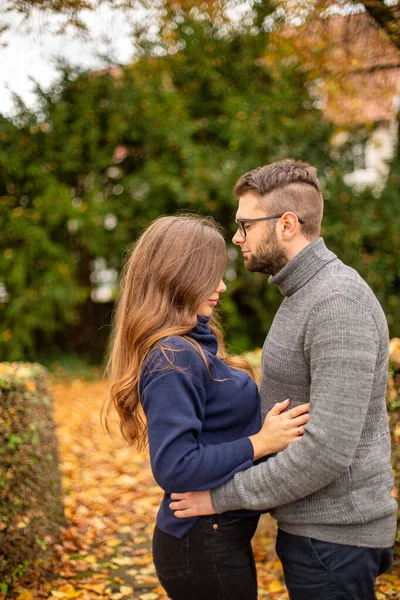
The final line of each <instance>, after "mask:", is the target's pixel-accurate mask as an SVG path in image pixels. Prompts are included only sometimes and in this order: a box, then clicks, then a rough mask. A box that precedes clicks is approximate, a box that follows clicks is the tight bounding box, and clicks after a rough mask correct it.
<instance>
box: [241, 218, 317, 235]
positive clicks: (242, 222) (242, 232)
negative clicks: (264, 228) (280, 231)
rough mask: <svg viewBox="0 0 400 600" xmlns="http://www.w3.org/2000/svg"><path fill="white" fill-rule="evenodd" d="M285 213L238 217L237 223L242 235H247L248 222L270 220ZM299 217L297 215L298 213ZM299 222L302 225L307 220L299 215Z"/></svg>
mask: <svg viewBox="0 0 400 600" xmlns="http://www.w3.org/2000/svg"><path fill="white" fill-rule="evenodd" d="M284 214H285V213H282V214H281V215H271V216H270V217H259V218H258V219H236V221H235V223H236V225H237V226H238V229H239V231H240V235H241V236H242V237H246V235H247V232H246V224H247V223H256V222H257V221H269V220H270V219H280V218H281V217H283V215H284ZM296 217H297V215H296ZM297 220H298V222H299V223H300V224H301V225H304V223H305V221H304V220H303V219H300V217H297Z"/></svg>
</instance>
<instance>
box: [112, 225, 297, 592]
mask: <svg viewBox="0 0 400 600" xmlns="http://www.w3.org/2000/svg"><path fill="white" fill-rule="evenodd" d="M225 266H226V249H225V242H224V239H223V237H222V235H221V233H220V231H219V228H218V226H217V225H216V223H214V221H212V220H211V219H209V218H203V217H199V216H195V215H190V216H175V217H161V218H159V219H156V221H154V222H153V223H152V225H151V226H150V227H149V228H148V229H147V231H145V232H144V234H143V235H142V236H141V237H140V239H139V241H138V242H137V244H136V246H135V248H134V250H133V252H132V253H131V255H130V257H129V259H128V260H127V263H126V265H125V269H124V273H123V280H122V291H121V296H120V300H119V303H118V308H117V312H116V319H115V327H114V336H113V342H112V351H111V355H110V361H109V365H108V373H109V375H110V378H111V388H110V389H111V391H110V401H111V403H112V404H113V405H114V406H115V408H116V410H117V412H118V415H119V417H120V429H121V432H122V434H123V436H124V437H125V438H126V440H127V441H128V442H129V443H132V444H134V443H135V444H136V445H138V446H139V447H140V448H142V447H143V446H144V444H145V440H146V436H147V435H148V440H149V446H150V458H151V466H152V470H153V474H154V477H155V479H156V481H157V483H158V484H159V485H160V486H161V487H162V488H163V489H164V491H165V494H164V499H163V501H162V503H161V506H160V509H159V512H158V515H157V524H156V527H155V531H154V537H153V559H154V563H155V567H156V571H157V574H158V577H159V579H160V582H161V584H162V585H163V587H164V588H165V590H166V592H167V594H168V595H169V597H170V598H173V599H174V600H181V599H182V600H189V599H190V600H196V599H197V600H201V599H204V600H214V599H215V600H216V599H221V598H228V597H229V599H230V600H235V599H239V598H240V599H246V600H254V599H255V598H256V597H257V580H256V572H255V565H254V558H253V554H252V550H251V543H250V541H251V538H252V536H253V534H254V532H255V529H256V526H257V522H258V518H259V517H258V514H257V513H251V512H249V511H241V512H238V511H236V512H235V513H231V514H226V515H214V516H212V517H201V518H193V519H185V520H182V519H177V518H176V517H175V516H174V514H173V512H172V511H171V509H170V508H169V507H168V504H169V502H170V494H171V493H172V492H179V491H188V490H201V489H208V488H210V487H215V486H217V485H220V484H222V483H223V482H225V481H227V480H228V479H230V478H231V477H232V476H233V475H234V474H235V473H236V472H237V471H239V470H242V469H246V468H248V467H250V466H252V465H253V463H254V460H257V459H259V458H261V457H263V456H266V455H268V454H271V453H275V452H278V451H279V450H282V449H284V448H285V447H286V446H287V445H288V444H289V443H292V442H294V441H296V440H298V439H300V438H299V436H300V435H301V434H302V433H303V432H304V429H303V425H304V424H305V423H306V422H307V420H308V414H307V411H308V405H303V406H302V407H301V408H300V410H298V409H299V407H297V408H296V409H293V411H290V412H291V413H295V415H294V418H292V416H293V415H291V414H290V413H282V414H280V413H281V412H282V411H283V410H284V409H285V408H287V406H288V404H289V401H288V400H286V401H284V402H281V403H278V404H277V405H276V406H275V407H274V409H273V410H272V411H271V413H269V414H268V415H267V418H266V420H265V422H264V425H263V427H262V428H261V418H260V405H259V396H258V391H257V386H256V383H255V381H254V372H253V370H252V369H251V367H250V365H249V364H248V363H247V362H246V361H245V360H243V359H242V358H240V357H233V356H228V354H227V353H226V351H225V348H224V343H223V339H222V335H221V331H220V329H219V328H218V325H217V321H216V317H215V315H214V314H213V313H214V310H215V307H216V305H217V303H218V299H219V295H220V294H221V293H223V292H224V291H225V290H226V287H225V284H224V283H223V281H222V276H223V273H224V269H225ZM142 407H143V409H144V413H145V415H146V420H147V423H146V421H145V420H144V419H143V417H142V411H141V408H142ZM297 415H298V416H297Z"/></svg>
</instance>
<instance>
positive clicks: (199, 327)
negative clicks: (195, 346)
mask: <svg viewBox="0 0 400 600" xmlns="http://www.w3.org/2000/svg"><path fill="white" fill-rule="evenodd" d="M197 319H198V322H197V324H196V325H195V326H194V327H193V329H192V330H191V331H189V333H188V335H189V337H191V338H192V339H194V340H196V342H198V343H199V344H202V345H203V346H205V347H206V349H207V350H208V351H209V352H211V353H212V354H217V351H218V342H217V338H216V337H215V335H214V334H213V333H211V329H210V327H209V325H208V322H209V320H210V317H202V316H201V315H197Z"/></svg>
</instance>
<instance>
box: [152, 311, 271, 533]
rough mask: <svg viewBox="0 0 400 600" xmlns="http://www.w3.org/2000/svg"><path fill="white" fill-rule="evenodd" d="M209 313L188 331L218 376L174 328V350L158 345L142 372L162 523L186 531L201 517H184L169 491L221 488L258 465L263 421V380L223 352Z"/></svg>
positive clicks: (169, 341) (169, 342) (170, 342)
mask: <svg viewBox="0 0 400 600" xmlns="http://www.w3.org/2000/svg"><path fill="white" fill-rule="evenodd" d="M208 321H209V319H208V318H206V317H199V322H198V324H197V325H196V327H194V329H192V331H190V332H189V333H188V336H189V337H191V338H193V339H194V340H196V341H197V342H198V343H200V344H201V345H202V348H203V349H204V351H205V354H206V357H207V361H208V365H209V369H210V372H211V377H210V375H209V374H208V372H207V368H206V366H205V364H204V361H203V359H202V357H201V356H200V354H199V353H198V352H197V350H196V349H195V348H194V347H193V345H192V344H191V343H190V342H189V341H188V340H186V339H184V338H183V337H181V336H169V337H167V338H164V339H163V340H162V345H163V348H164V352H165V354H166V355H167V358H166V357H165V355H164V354H163V352H162V351H161V350H160V349H155V350H154V351H153V352H152V353H151V355H150V356H149V357H148V359H147V360H146V361H145V364H144V367H143V371H142V376H141V380H140V394H141V400H142V404H143V408H144V411H145V413H146V417H147V423H148V432H149V447H150V458H151V466H152V470H153V475H154V478H155V480H156V481H157V483H158V484H159V485H160V487H162V488H163V490H164V491H165V495H164V499H163V501H162V503H161V506H160V509H159V512H158V515H157V525H158V526H159V527H160V529H162V530H163V531H164V532H166V533H169V534H171V535H174V536H175V537H179V538H180V537H183V536H184V535H185V534H186V533H187V532H188V531H189V530H190V529H191V528H192V527H193V525H194V524H195V522H196V521H197V517H196V518H191V519H177V518H176V517H175V516H174V513H173V511H172V510H171V509H170V508H169V503H170V502H171V499H170V494H171V493H172V492H187V491H195V490H206V489H210V488H214V487H216V486H218V485H221V484H222V483H224V482H226V481H228V480H229V479H231V478H232V477H233V475H234V474H235V473H236V472H237V471H242V470H243V469H247V468H249V467H251V466H252V465H253V446H252V444H251V442H250V440H249V438H248V436H250V435H253V434H255V433H257V431H259V429H260V427H261V413H260V402H259V395H258V389H257V386H256V384H255V382H254V381H253V380H252V379H251V377H250V376H249V375H248V374H247V373H245V372H243V371H239V370H237V369H232V368H231V367H229V366H228V365H226V364H225V363H224V362H222V361H221V360H220V359H219V358H218V357H217V356H216V353H217V349H218V342H217V340H216V338H215V336H214V335H213V334H212V333H211V330H210V328H209V326H208V325H207V323H208ZM166 348H167V350H165V349H166ZM169 361H171V362H172V363H173V365H174V367H172V366H171V364H170V363H169ZM217 379H222V380H224V381H216V380H217ZM234 514H236V515H238V516H239V515H241V516H249V515H253V514H259V513H254V512H251V511H236V512H235V513H234Z"/></svg>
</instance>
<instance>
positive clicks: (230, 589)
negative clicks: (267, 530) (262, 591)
mask: <svg viewBox="0 0 400 600" xmlns="http://www.w3.org/2000/svg"><path fill="white" fill-rule="evenodd" d="M258 519H259V517H258V516H255V517H246V518H236V517H229V516H226V515H211V516H209V517H200V518H199V520H198V521H197V523H196V524H195V525H194V526H193V527H192V529H191V530H190V531H189V532H188V533H187V534H186V535H185V536H184V537H183V538H182V539H179V538H176V537H174V536H172V535H169V534H168V533H164V532H163V531H161V529H159V528H158V527H157V525H156V527H155V529H154V535H153V560H154V565H155V567H156V571H157V575H158V578H159V580H160V583H161V585H162V586H163V588H164V589H165V591H166V592H167V595H168V597H169V598H172V599H173V600H256V598H257V574H256V566H255V563H254V557H253V551H252V548H251V538H252V537H253V535H254V533H255V531H256V528H257V524H258Z"/></svg>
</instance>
